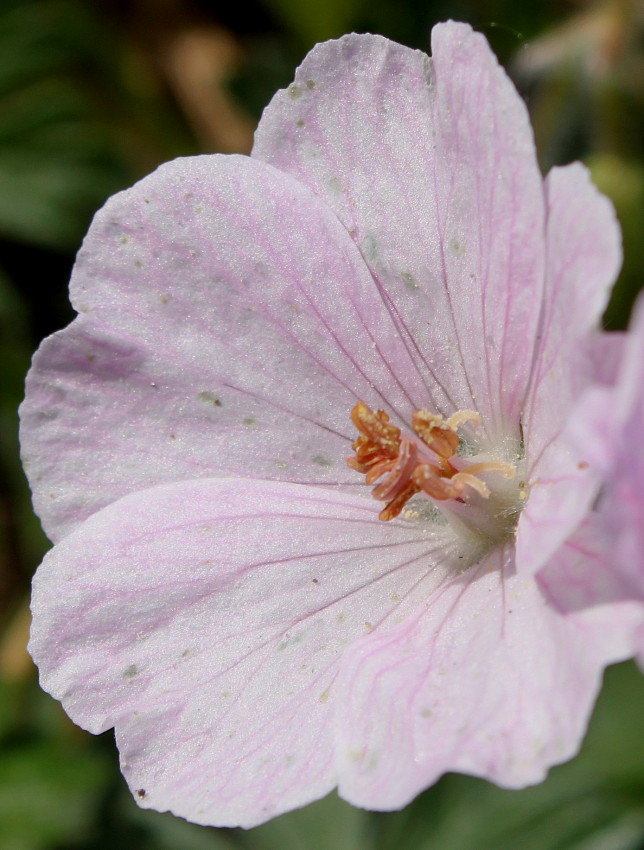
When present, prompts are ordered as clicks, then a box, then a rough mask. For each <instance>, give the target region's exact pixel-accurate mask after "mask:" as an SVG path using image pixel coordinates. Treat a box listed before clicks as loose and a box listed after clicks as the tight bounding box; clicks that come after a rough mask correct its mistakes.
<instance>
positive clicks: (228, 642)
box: [30, 479, 450, 826]
mask: <svg viewBox="0 0 644 850" xmlns="http://www.w3.org/2000/svg"><path fill="white" fill-rule="evenodd" d="M377 512H378V506H377V504H376V503H375V502H373V500H368V499H359V498H356V497H353V496H351V495H348V494H344V493H339V492H336V491H328V490H322V489H313V488H310V487H303V486H301V485H293V484H283V483H277V482H265V481H252V480H248V479H247V480H239V479H200V480H198V481H184V482H180V483H177V484H167V485H161V486H159V487H156V488H152V489H149V490H145V491H141V492H138V493H135V494H131V495H129V496H126V497H124V498H123V499H121V500H119V501H117V502H115V503H113V504H112V505H110V506H108V507H107V508H105V509H104V510H102V511H100V512H98V513H96V514H94V515H93V516H92V517H90V519H88V520H87V521H86V522H85V523H84V524H83V525H82V526H81V527H80V528H79V529H78V530H77V531H75V532H73V533H72V534H70V535H68V536H67V537H66V538H65V539H64V540H63V541H61V543H59V544H58V545H57V546H55V547H54V549H53V550H52V551H51V552H50V553H49V554H48V555H47V557H46V558H45V561H44V563H43V565H42V566H41V568H40V569H39V571H38V572H37V574H36V578H35V581H34V594H33V603H32V609H33V615H34V624H33V631H32V637H31V642H30V651H31V653H32V655H33V657H34V660H35V661H36V663H37V664H38V665H39V667H40V673H41V682H42V685H43V687H44V688H46V689H47V690H48V691H49V692H50V693H52V694H53V695H54V696H55V697H56V698H58V699H60V700H61V701H62V702H63V705H64V706H65V709H66V710H67V712H68V713H69V715H70V716H71V717H72V719H73V720H74V721H75V722H77V723H78V724H79V725H82V726H83V727H85V728H87V729H89V730H90V731H92V732H95V733H96V732H100V731H102V730H104V729H107V728H109V727H110V726H112V725H115V726H116V733H117V741H118V744H119V748H120V751H121V757H122V767H123V771H124V773H125V775H126V777H127V780H128V782H129V784H130V786H131V788H132V790H133V791H134V792H135V796H137V797H138V801H139V802H140V804H141V805H143V806H146V807H151V808H155V809H159V810H165V809H170V810H172V811H173V812H174V813H175V814H179V815H181V816H183V817H186V818H188V819H190V820H193V821H195V822H197V823H202V824H216V825H235V824H240V825H243V826H252V825H254V824H256V823H259V822H261V821H263V820H266V819H268V818H270V817H272V816H274V815H276V814H278V813H280V812H282V811H285V810H286V809H291V808H295V807H297V806H301V805H304V804H305V803H307V802H309V801H311V800H313V799H315V798H317V797H320V796H322V795H323V794H325V793H326V792H327V791H329V790H330V789H331V788H332V787H333V785H334V784H335V768H334V765H333V741H332V723H333V717H334V712H335V710H336V708H335V707H336V692H335V686H334V678H335V675H336V672H337V666H338V661H339V658H340V656H341V654H342V652H343V651H344V649H345V647H346V645H347V643H348V642H350V641H352V640H354V639H355V638H356V637H359V636H361V635H363V634H365V633H366V632H367V631H369V630H371V629H373V628H377V627H378V626H379V622H380V621H381V620H384V619H386V618H387V617H388V616H390V615H391V614H392V613H393V612H395V613H396V616H398V615H399V614H400V616H403V617H404V616H405V612H406V611H407V610H409V607H410V606H413V607H415V606H417V605H418V604H420V603H419V600H418V596H417V594H418V587H419V584H420V583H422V582H424V583H425V585H426V584H427V582H429V584H430V586H435V584H436V582H437V581H440V576H441V574H443V575H444V567H441V557H440V556H441V555H443V556H445V555H449V545H450V544H449V541H447V540H446V538H445V531H444V527H441V528H439V529H437V530H435V531H434V532H432V531H428V530H427V526H426V524H425V525H424V526H422V527H421V526H420V525H418V524H414V523H413V522H411V521H401V520H395V521H393V522H390V523H381V522H378V520H377ZM428 574H429V578H428ZM400 612H402V613H400ZM338 710H339V712H340V714H341V713H342V712H343V710H344V707H343V706H342V705H340V706H339V708H338Z"/></svg>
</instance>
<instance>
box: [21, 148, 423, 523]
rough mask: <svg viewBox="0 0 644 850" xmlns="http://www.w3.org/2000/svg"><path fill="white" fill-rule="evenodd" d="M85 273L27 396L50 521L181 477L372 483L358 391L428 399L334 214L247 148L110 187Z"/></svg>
mask: <svg viewBox="0 0 644 850" xmlns="http://www.w3.org/2000/svg"><path fill="white" fill-rule="evenodd" d="M71 291H72V300H73V303H74V305H75V307H76V309H77V310H78V311H79V312H80V313H81V315H80V317H79V318H78V319H77V320H76V321H75V322H74V323H73V324H72V325H71V326H70V327H69V328H68V329H66V330H65V331H63V332H61V333H59V334H56V335H54V336H53V337H51V338H50V339H49V340H47V341H46V342H45V343H44V344H43V346H42V348H41V349H40V351H39V352H38V354H37V355H36V357H35V359H34V365H33V369H32V372H31V374H30V376H29V380H28V384H27V399H26V401H25V403H24V405H23V407H22V411H21V412H22V420H23V428H22V443H23V454H24V462H25V466H26V468H27V470H28V473H29V476H30V480H31V483H32V487H33V490H34V500H35V504H36V509H37V511H38V513H39V515H40V517H41V519H42V520H43V522H44V525H45V528H46V530H47V532H48V534H50V536H52V537H53V538H59V537H60V536H61V535H62V534H64V533H67V532H68V531H69V530H71V529H72V528H73V527H74V526H75V525H76V524H77V523H78V522H80V521H82V520H83V519H84V518H85V517H87V516H89V515H90V514H91V513H93V512H94V511H96V510H99V509H100V508H101V507H103V506H104V505H106V504H109V503H110V502H111V501H113V500H114V499H116V498H118V497H120V496H122V495H124V494H125V493H127V492H130V491H132V490H135V489H139V488H144V487H149V486H153V485H155V484H158V483H162V482H164V481H172V480H176V479H181V478H184V479H187V478H197V477H202V476H212V475H242V476H244V477H262V478H269V479H282V480H292V481H300V482H306V483H314V484H326V485H334V484H342V485H346V486H347V487H356V486H358V487H362V486H363V481H362V478H361V476H358V475H357V474H356V473H355V472H352V471H351V470H349V469H348V468H347V466H346V464H345V457H346V455H348V454H349V453H350V446H351V441H352V440H353V438H354V435H353V433H352V431H353V429H352V427H351V423H350V418H349V414H350V411H351V408H352V407H353V405H354V404H355V402H356V400H357V399H361V400H363V401H364V402H365V403H366V404H368V405H370V406H372V407H374V408H376V407H384V408H386V409H387V411H388V413H389V414H390V415H391V416H392V417H393V419H394V420H395V421H398V422H400V423H403V422H404V421H405V420H406V419H408V418H409V414H410V412H411V410H412V409H414V407H417V406H420V405H421V404H422V402H423V400H424V388H423V386H422V382H421V381H420V379H419V378H418V376H417V373H416V371H415V369H414V366H413V362H412V360H411V357H410V355H409V353H408V352H407V349H406V348H405V345H404V344H403V343H402V341H401V339H400V336H399V334H398V330H397V327H396V325H395V324H394V321H393V319H392V317H391V316H390V314H389V313H388V308H387V307H386V305H385V304H384V303H383V302H382V300H381V298H380V296H379V295H378V293H377V291H376V289H375V287H374V285H373V281H372V278H371V275H370V273H369V271H368V269H367V267H366V266H365V264H364V261H363V259H362V257H361V255H360V253H359V251H358V250H357V248H356V247H355V245H354V244H353V242H352V241H351V239H350V238H349V236H348V235H347V233H346V231H345V229H344V228H343V227H342V225H341V224H340V223H339V222H338V220H337V218H336V217H335V215H334V214H333V213H332V212H331V210H329V208H328V207H327V206H326V205H325V204H324V203H323V202H322V201H321V200H319V199H318V198H316V196H315V195H314V194H313V193H312V192H311V191H310V190H309V189H308V188H306V187H305V186H303V185H301V184H298V183H297V182H296V181H294V180H293V178H291V177H289V176H288V175H284V174H280V173H279V172H277V171H275V169H273V168H272V167H271V166H267V165H264V164H263V163H260V162H257V161H254V160H250V159H248V158H246V157H237V156H232V157H225V156H204V157H196V158H192V159H184V160H176V161H175V162H172V163H169V164H167V165H165V166H163V167H161V168H160V169H159V170H158V171H156V172H155V173H154V174H152V175H150V176H149V177H147V178H145V179H144V180H142V181H141V182H140V183H138V184H137V185H136V186H134V187H133V188H132V189H130V190H128V191H126V192H123V193H121V194H119V195H117V196H115V197H114V198H112V199H111V200H110V201H108V203H107V204H106V206H105V207H104V209H103V210H101V211H100V212H99V213H98V214H97V216H96V218H95V220H94V223H93V225H92V228H91V230H90V232H89V234H88V236H87V238H86V240H85V242H84V244H83V248H82V250H81V252H80V254H79V256H78V260H77V263H76V267H75V269H74V274H73V278H72V286H71Z"/></svg>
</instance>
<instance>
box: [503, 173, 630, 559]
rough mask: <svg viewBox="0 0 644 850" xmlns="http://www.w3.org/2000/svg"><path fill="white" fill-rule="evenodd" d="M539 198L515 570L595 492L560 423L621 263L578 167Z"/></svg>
mask: <svg viewBox="0 0 644 850" xmlns="http://www.w3.org/2000/svg"><path fill="white" fill-rule="evenodd" d="M546 195H547V201H548V226H547V239H548V247H547V250H548V267H547V273H546V298H545V300H544V312H543V316H542V324H541V330H540V345H539V347H538V349H537V352H536V356H535V361H534V373H533V378H532V385H531V388H530V396H529V399H528V403H527V407H526V412H525V415H524V417H523V431H524V435H525V443H526V445H525V449H526V476H527V479H528V487H529V491H530V492H529V498H528V502H527V505H526V509H525V510H524V511H523V513H522V515H521V519H520V521H519V528H518V536H517V566H518V569H519V570H520V571H521V572H535V571H536V570H538V569H539V568H540V567H541V566H543V565H544V564H545V563H546V562H547V561H548V559H549V558H550V556H551V555H552V554H553V552H555V551H556V549H557V548H558V547H559V546H560V545H561V543H562V542H563V541H564V540H565V539H566V537H568V535H569V534H571V533H572V532H573V531H574V529H575V528H576V526H577V525H578V524H579V522H581V520H582V519H583V516H584V514H585V513H586V512H587V510H588V508H589V507H590V505H591V504H592V501H593V499H594V497H595V495H596V486H595V483H596V481H595V478H594V477H593V470H592V469H591V468H590V466H589V463H588V459H587V458H586V457H584V456H583V453H581V452H580V451H576V450H575V449H574V448H571V446H570V444H569V442H568V441H566V439H565V438H564V437H563V434H562V429H563V428H564V425H566V424H567V423H568V420H569V418H570V416H571V413H572V411H573V408H574V406H575V403H576V402H577V400H578V398H579V396H580V394H581V393H582V391H583V390H584V389H585V388H586V386H587V385H588V384H589V382H590V381H591V380H593V379H594V378H595V374H594V372H595V370H596V366H595V361H596V356H597V355H596V348H597V345H598V343H597V339H596V335H597V327H598V323H599V320H600V318H601V314H602V312H603V310H604V307H605V305H606V301H607V298H608V294H609V292H610V287H611V286H612V284H613V282H614V280H615V277H616V275H617V272H618V270H619V266H620V262H621V249H620V235H619V228H618V225H617V222H616V219H615V213H614V211H613V208H612V206H611V205H610V202H609V201H608V200H607V199H606V198H605V197H603V196H602V195H600V194H599V193H598V191H597V189H596V188H595V187H594V186H593V184H592V183H591V181H590V178H589V176H588V172H587V171H586V170H585V169H584V168H583V166H581V165H579V164H575V165H570V166H567V167H566V168H556V169H553V171H552V172H551V173H550V174H549V175H548V178H547V181H546ZM612 359H613V361H614V358H612Z"/></svg>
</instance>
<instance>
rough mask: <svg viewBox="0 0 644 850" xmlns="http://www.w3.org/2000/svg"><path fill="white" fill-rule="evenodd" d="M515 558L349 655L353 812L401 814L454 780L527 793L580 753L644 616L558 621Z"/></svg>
mask: <svg viewBox="0 0 644 850" xmlns="http://www.w3.org/2000/svg"><path fill="white" fill-rule="evenodd" d="M507 558H508V561H507V562H506V564H505V565H503V564H502V563H501V561H502V559H503V554H502V553H498V554H497V555H496V556H494V557H493V558H489V559H486V561H485V562H484V563H483V564H482V565H481V567H480V568H479V569H478V570H475V571H473V572H471V573H469V574H467V575H465V576H464V577H463V578H462V579H461V580H460V581H454V582H452V583H451V584H449V585H447V586H446V587H444V589H443V590H442V591H439V592H437V593H435V594H434V595H433V596H432V597H431V598H430V599H428V601H427V605H426V606H425V609H424V610H420V611H419V612H418V614H417V615H416V616H415V617H409V618H408V619H407V620H406V621H405V622H403V623H401V624H400V625H399V626H397V627H395V628H392V629H391V630H390V631H388V632H386V631H382V632H378V633H375V634H373V635H370V636H368V637H366V638H362V639H361V640H359V641H357V642H356V643H355V644H354V645H353V646H352V647H351V648H350V649H349V650H348V651H347V653H346V654H345V656H344V658H343V662H342V671H341V674H340V677H339V679H338V682H337V689H338V699H342V701H343V703H344V704H345V706H346V711H345V712H344V714H343V715H342V717H341V718H340V723H339V727H338V769H339V772H340V783H339V791H340V794H341V796H343V797H344V798H345V799H347V800H348V801H349V802H352V803H354V804H356V805H359V806H364V807H368V808H374V809H384V810H388V809H395V808H400V807H401V806H404V805H405V804H406V803H408V802H409V801H410V800H411V799H412V798H413V797H414V796H415V795H416V794H417V793H418V792H419V791H421V790H422V789H423V788H425V787H426V786H427V785H429V784H430V783H432V782H433V781H434V780H435V779H436V778H437V777H438V776H440V775H441V774H442V773H444V772H445V771H449V770H456V771H462V772H465V773H470V774H474V775H476V776H482V777H486V778H488V779H491V780H492V781H494V782H495V783H497V784H498V785H501V786H504V787H509V788H519V787H522V786H525V785H528V784H531V783H535V782H539V781H540V780H541V779H543V777H544V776H545V773H546V771H547V769H548V768H549V767H550V766H551V765H553V764H557V763H559V762H561V761H564V760H565V759H567V758H569V757H570V756H572V755H573V754H574V753H575V752H576V751H577V749H578V747H579V744H580V741H581V738H582V735H583V734H584V731H585V728H586V724H587V721H588V716H589V714H590V711H591V708H592V705H593V702H594V699H595V697H596V694H597V691H598V689H599V687H600V682H601V671H602V668H603V667H604V666H605V665H606V664H608V663H610V662H613V661H616V660H618V659H621V658H625V657H627V656H628V655H629V654H630V652H631V651H632V640H633V631H634V628H635V626H636V623H637V622H639V619H638V612H637V611H636V610H635V609H634V607H633V606H632V605H630V604H628V603H626V604H624V605H622V606H607V607H606V608H601V609H600V608H597V609H593V610H592V611H588V612H585V613H583V614H575V615H572V614H571V615H563V614H560V613H558V612H557V611H555V610H554V609H553V608H552V606H551V605H550V604H549V603H548V602H547V600H546V599H545V598H544V597H543V595H542V594H541V593H540V591H539V588H538V586H537V585H536V583H535V582H534V580H532V579H531V578H524V577H520V576H517V575H516V574H514V572H513V569H512V566H511V563H510V556H509V555H508V556H507ZM488 561H489V563H488Z"/></svg>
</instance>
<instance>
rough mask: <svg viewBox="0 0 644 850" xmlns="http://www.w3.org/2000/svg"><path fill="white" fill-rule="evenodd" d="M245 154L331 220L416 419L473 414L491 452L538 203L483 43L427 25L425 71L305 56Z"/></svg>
mask: <svg viewBox="0 0 644 850" xmlns="http://www.w3.org/2000/svg"><path fill="white" fill-rule="evenodd" d="M253 156H254V157H255V158H258V159H262V160H264V161H266V162H269V163H271V164H273V165H275V166H277V167H278V168H280V169H282V170H283V171H288V172H289V173H291V174H293V175H294V176H295V177H297V179H298V180H301V181H303V182H306V183H308V185H310V186H311V187H313V188H314V189H315V191H316V192H317V193H318V194H319V195H320V196H321V197H323V198H324V199H325V201H326V202H327V203H328V204H330V206H331V207H332V208H333V209H334V210H335V211H336V213H337V214H338V216H339V217H340V219H341V220H342V221H343V223H344V224H345V226H346V227H347V229H348V230H349V232H350V233H351V235H352V236H353V238H354V240H355V241H356V243H357V245H358V246H359V247H360V250H361V251H362V253H363V255H364V257H365V260H366V261H367V263H368V264H369V266H370V268H371V270H372V272H373V274H374V280H375V285H376V286H377V287H378V290H379V292H380V294H381V297H382V299H383V301H384V302H385V303H386V304H387V307H388V309H389V310H390V311H391V313H392V316H393V317H394V320H395V321H396V323H397V326H398V328H399V330H400V333H401V335H402V336H403V339H404V340H405V342H406V344H407V345H408V347H409V349H410V351H411V353H412V355H413V357H414V361H415V363H416V365H417V368H418V370H419V371H420V373H421V374H422V375H423V376H424V378H425V380H426V384H427V399H426V403H425V406H428V407H431V408H433V409H434V410H435V411H437V412H440V413H444V414H451V413H453V412H454V410H456V409H458V408H468V409H472V408H474V409H475V410H478V411H479V413H480V414H481V416H482V418H483V422H484V424H485V427H486V429H487V433H488V435H489V437H490V439H491V440H492V442H495V441H497V442H498V439H499V438H501V437H502V436H503V437H507V434H508V431H510V432H511V433H513V434H516V436H517V438H518V425H517V423H518V418H519V412H520V410H521V409H522V405H523V402H524V397H525V388H526V386H527V383H528V376H529V372H530V368H531V365H532V358H533V343H534V339H535V334H536V330H537V324H538V321H539V307H540V301H541V292H542V285H543V256H544V205H543V190H542V182H541V177H540V175H539V171H538V168H537V165H536V159H535V152H534V144H533V138H532V132H531V129H530V126H529V122H528V117H527V113H526V109H525V106H524V104H523V102H522V101H521V99H520V98H519V96H518V95H517V92H516V90H515V89H514V87H513V86H512V84H511V83H510V81H509V79H508V78H507V76H506V74H505V72H504V71H503V70H502V69H501V68H500V67H499V65H498V63H497V61H496V58H495V57H494V55H493V54H492V52H491V51H490V49H489V46H488V44H487V42H486V41H485V39H484V38H483V37H482V36H481V35H479V34H476V33H473V32H472V30H471V28H470V27H469V26H467V25H465V24H456V23H454V22H449V23H446V24H440V25H438V26H436V27H435V28H434V30H433V32H432V58H431V60H430V59H428V57H427V56H425V55H424V54H422V53H420V52H418V51H414V50H410V49H408V48H405V47H402V46H400V45H398V44H394V43H392V42H390V41H387V40H386V39H384V38H381V37H379V36H369V35H365V36H361V35H350V36H345V37H344V38H342V39H340V40H339V41H332V42H327V43H325V44H322V45H318V46H317V47H316V48H315V49H314V50H313V51H312V52H311V53H310V54H309V55H308V56H307V57H306V59H305V60H304V62H303V64H302V65H301V67H300V68H299V69H298V71H297V74H296V78H295V83H294V84H293V85H292V86H290V87H289V88H288V89H286V90H284V91H282V92H279V93H278V94H277V95H276V96H275V97H274V98H273V101H272V102H271V104H270V105H269V106H268V108H267V109H266V110H265V112H264V115H263V118H262V121H261V123H260V126H259V129H258V131H257V135H256V142H255V147H254V149H253ZM510 319H511V321H510Z"/></svg>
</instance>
